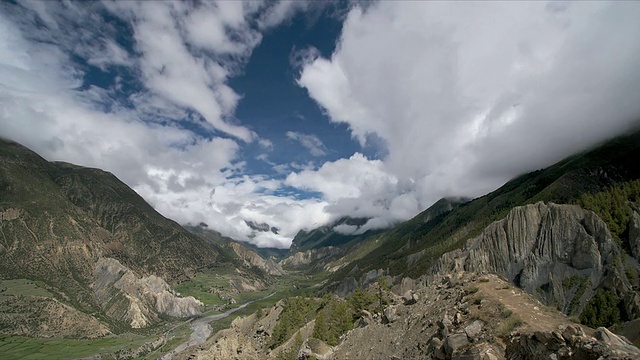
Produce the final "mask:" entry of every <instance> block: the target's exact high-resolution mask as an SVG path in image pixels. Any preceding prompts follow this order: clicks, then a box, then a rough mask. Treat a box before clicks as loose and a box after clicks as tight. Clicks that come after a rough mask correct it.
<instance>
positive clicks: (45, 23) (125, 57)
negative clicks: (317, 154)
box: [0, 2, 328, 247]
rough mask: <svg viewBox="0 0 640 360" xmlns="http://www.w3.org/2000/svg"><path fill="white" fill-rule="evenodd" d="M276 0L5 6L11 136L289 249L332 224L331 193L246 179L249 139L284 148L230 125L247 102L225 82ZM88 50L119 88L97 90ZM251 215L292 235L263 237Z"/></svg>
mask: <svg viewBox="0 0 640 360" xmlns="http://www.w3.org/2000/svg"><path fill="white" fill-rule="evenodd" d="M265 6H267V5H265V4H264V3H260V2H250V3H239V2H216V3H213V2H205V3H201V4H200V5H197V7H194V5H193V4H191V3H182V2H162V3H155V2H154V3H151V2H109V3H106V4H102V3H97V2H96V3H94V2H92V3H71V2H70V3H56V2H24V3H20V4H8V3H5V4H1V5H0V9H2V11H0V134H2V136H4V137H9V138H11V139H13V140H16V141H18V142H21V143H22V144H24V145H26V146H28V147H30V148H32V149H33V150H35V151H37V152H39V153H40V154H42V155H43V156H44V157H46V158H47V159H49V160H64V161H69V162H73V163H77V164H80V165H85V166H92V167H99V168H102V169H105V170H108V171H111V172H113V173H114V174H116V175H117V176H118V177H119V178H120V179H121V180H123V181H124V182H125V183H127V184H128V185H129V186H131V187H132V188H134V189H135V190H136V191H137V192H138V193H140V194H141V195H142V196H143V197H144V198H145V199H146V200H147V201H149V202H150V203H151V204H152V205H153V206H154V207H155V208H156V209H157V210H158V211H160V212H161V213H162V214H163V215H165V216H168V217H171V218H173V219H175V220H177V221H179V222H181V223H198V222H205V223H208V224H209V225H210V226H211V227H212V228H214V229H217V230H219V231H221V232H222V233H223V234H225V235H227V236H232V237H234V238H236V239H238V240H246V241H251V242H253V243H255V244H257V245H258V246H278V247H288V246H289V244H290V241H291V238H292V237H293V236H294V235H295V234H296V233H297V231H298V230H299V229H301V228H311V227H314V226H316V225H317V224H319V223H322V222H325V221H328V215H327V214H326V213H325V212H324V210H323V209H324V207H325V206H326V202H324V201H323V200H320V199H309V200H303V201H299V200H297V199H296V198H295V197H293V196H279V195H276V194H275V193H276V190H277V189H278V188H279V187H280V186H281V185H282V183H281V181H275V180H272V179H268V178H266V177H264V176H247V175H244V174H245V173H246V163H245V162H244V161H243V159H241V158H240V157H239V153H240V150H241V147H242V146H243V144H244V142H249V141H253V140H258V145H259V146H260V147H261V148H263V149H265V150H271V149H273V143H272V142H271V141H269V140H266V139H259V138H257V136H256V134H255V133H254V132H253V131H251V130H249V129H248V128H247V127H246V126H243V125H241V124H238V123H237V122H236V121H235V120H233V121H232V120H231V119H233V116H231V115H232V114H233V112H234V110H235V107H236V105H237V102H238V101H239V99H240V97H239V96H238V95H237V94H236V93H235V92H234V91H233V89H231V88H230V87H229V86H228V84H227V81H228V79H229V78H230V77H232V76H234V75H235V74H236V73H237V72H238V71H239V70H240V69H241V68H242V66H243V65H244V63H245V62H246V60H247V58H248V56H249V55H250V54H251V51H252V49H253V48H254V47H255V46H256V45H257V44H258V43H259V42H260V39H261V33H260V32H259V31H258V30H256V29H255V27H254V26H252V25H251V24H252V22H253V21H254V19H255V17H256V16H260V13H261V12H262V11H265V9H268V8H269V7H268V6H273V5H268V6H267V7H266V8H265ZM107 13H108V14H110V15H109V16H111V17H112V19H113V16H115V18H116V19H119V20H118V21H120V22H121V24H119V25H118V26H115V25H114V23H117V22H116V21H107V20H105V19H106V17H105V16H106V14H107ZM281 19H282V20H285V18H284V17H281ZM274 25H275V23H274ZM123 31H124V32H125V33H122V32H123ZM127 31H130V32H131V34H127V33H126V32H127ZM129 35H131V37H130V38H128V36H129ZM122 38H126V39H128V40H125V42H122V40H121V39H122ZM126 41H130V44H128V45H127V43H126ZM77 58H81V59H83V60H84V61H85V62H86V64H89V65H93V66H96V67H98V68H100V69H102V71H105V72H106V71H109V72H114V73H115V74H117V75H115V76H114V78H113V83H111V84H106V85H104V87H97V86H93V85H91V86H85V85H84V84H85V80H86V77H87V76H90V75H89V74H88V73H87V65H86V64H85V63H82V62H78V61H77ZM127 76H128V78H127ZM125 81H126V82H127V84H126V86H125V85H123V82H125ZM184 122H190V123H193V124H196V125H197V127H198V126H199V127H201V129H200V130H199V131H193V130H189V128H191V127H185V126H182V125H181V124H183V123H184ZM34 129H37V131H34ZM216 134H219V135H228V136H226V137H222V136H218V135H216ZM265 160H267V158H266V157H265ZM245 220H249V221H254V222H260V223H262V222H264V223H268V224H270V225H272V226H275V227H277V228H279V229H280V231H279V233H278V234H274V233H271V232H269V233H264V234H255V232H253V231H252V230H251V229H250V228H248V226H247V225H246V222H245Z"/></svg>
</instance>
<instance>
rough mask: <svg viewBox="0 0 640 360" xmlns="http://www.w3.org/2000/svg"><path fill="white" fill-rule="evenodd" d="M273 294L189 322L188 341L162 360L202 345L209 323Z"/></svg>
mask: <svg viewBox="0 0 640 360" xmlns="http://www.w3.org/2000/svg"><path fill="white" fill-rule="evenodd" d="M274 294H275V292H273V293H271V294H269V295H267V296H265V297H263V298H260V299H256V300H252V301H249V302H246V303H244V304H242V305H240V306H238V307H235V308H233V309H229V310H227V311H225V312H223V313H222V314H216V315H209V316H205V317H202V318H199V319H196V320H193V321H192V322H191V330H193V332H192V333H191V336H189V340H187V341H185V342H183V343H182V344H180V345H178V347H176V348H175V349H173V350H171V352H169V353H167V354H166V355H164V356H163V357H162V360H170V359H173V357H174V356H176V355H178V354H180V353H181V352H183V351H184V350H185V349H187V348H189V347H192V346H195V345H200V344H202V343H204V342H205V341H207V339H208V338H209V336H211V325H209V323H210V322H212V321H215V320H220V319H223V318H226V317H227V316H229V315H231V314H233V313H234V312H236V311H238V310H240V309H244V308H245V307H247V305H249V304H251V303H254V302H256V301H259V300H264V299H268V298H270V297H272V296H273V295H274Z"/></svg>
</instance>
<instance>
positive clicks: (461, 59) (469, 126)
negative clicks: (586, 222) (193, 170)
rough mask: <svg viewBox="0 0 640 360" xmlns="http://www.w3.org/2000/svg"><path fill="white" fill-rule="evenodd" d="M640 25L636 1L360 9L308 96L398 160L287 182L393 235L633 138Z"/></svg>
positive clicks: (344, 165) (308, 76)
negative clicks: (573, 157) (404, 225)
mask: <svg viewBox="0 0 640 360" xmlns="http://www.w3.org/2000/svg"><path fill="white" fill-rule="evenodd" d="M639 17H640V5H639V4H637V3H633V2H610V3H601V2H562V3H560V2H550V3H544V2H527V3H523V2H517V3H514V2H488V3H487V2H429V1H428V2H391V1H382V2H378V3H376V4H375V5H372V6H370V7H368V8H367V9H366V10H362V9H361V8H359V7H356V8H354V9H352V10H351V11H350V13H349V14H348V16H347V18H346V20H345V22H344V26H343V29H342V34H341V37H340V40H339V44H338V46H337V48H336V51H335V52H334V53H333V54H332V56H331V57H330V58H322V57H314V58H313V61H309V62H307V63H306V64H305V65H304V66H303V68H302V69H301V72H300V76H299V78H298V84H299V85H300V86H302V87H304V88H306V89H307V91H308V93H309V95H310V96H311V97H312V98H313V99H314V100H315V101H316V102H317V103H318V104H319V105H320V106H321V107H322V108H323V109H324V110H325V111H326V113H327V114H328V116H329V117H330V118H331V121H333V122H336V123H344V124H347V125H348V126H349V129H350V131H351V134H352V136H353V137H354V138H355V139H357V140H358V141H359V142H360V143H361V144H363V145H365V144H367V142H368V141H370V138H371V137H372V136H375V137H377V138H379V139H381V140H382V143H383V144H384V146H385V148H386V149H385V150H386V151H387V155H386V156H385V157H384V158H383V159H382V161H381V162H374V161H370V160H367V159H364V158H363V157H362V156H361V155H359V154H356V155H354V157H352V158H351V159H349V160H344V159H343V160H338V161H336V162H334V163H327V164H325V165H324V166H322V167H321V168H320V169H319V170H317V171H314V172H302V173H300V174H293V175H291V176H290V177H289V178H288V179H287V182H289V183H290V184H291V185H293V186H298V187H302V188H312V189H316V190H318V191H321V192H322V193H323V194H324V195H325V197H326V198H327V199H328V200H329V201H330V202H331V204H332V205H331V206H330V209H331V211H334V212H343V211H345V210H348V211H354V212H358V211H363V210H362V209H367V211H363V213H364V212H366V213H367V214H369V216H371V215H372V214H373V215H374V216H375V217H376V219H375V221H379V222H380V223H384V222H385V221H389V220H393V219H394V218H395V219H402V218H408V217H410V216H412V215H413V214H415V211H416V209H424V208H425V207H427V206H429V205H430V204H431V203H433V202H434V201H435V200H437V199H438V198H439V197H442V196H451V195H467V196H469V195H471V196H477V195H481V194H483V193H486V192H487V191H490V190H492V189H495V188H496V187H497V186H499V185H501V184H502V183H504V182H505V181H507V180H508V179H509V178H511V177H513V176H516V175H518V174H520V173H523V172H526V171H530V170H534V169H537V168H541V167H544V166H547V165H550V164H551V163H553V162H555V161H557V160H559V159H561V158H562V157H564V156H567V155H569V154H571V153H573V152H575V151H579V150H582V149H584V148H585V147H588V146H590V145H592V144H594V143H596V142H598V141H601V140H604V139H606V138H608V137H611V136H613V135H616V134H619V133H621V132H624V131H625V130H627V129H629V128H630V127H631V126H632V125H633V124H636V123H637V120H638V118H639V117H640V72H638V71H637V64H639V63H640V42H638V41H637V39H636V35H635V34H638V33H640V22H638V21H637V19H638V18H639ZM311 53H313V52H311ZM365 169H367V170H365ZM361 171H365V173H366V171H371V172H369V174H375V175H372V176H371V178H369V177H366V176H365V177H364V178H358V176H357V175H354V174H359V173H360V172H361ZM373 199H375V200H373ZM347 203H349V206H348V207H347V206H345V205H346V204H347ZM383 209H384V211H383ZM343 214H349V212H343Z"/></svg>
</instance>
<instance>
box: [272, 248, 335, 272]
mask: <svg viewBox="0 0 640 360" xmlns="http://www.w3.org/2000/svg"><path fill="white" fill-rule="evenodd" d="M342 253H343V250H341V249H339V248H337V247H333V246H327V247H323V248H319V249H311V250H307V251H301V252H296V253H294V254H292V255H290V256H288V257H286V258H285V259H283V260H282V261H280V264H281V265H282V266H290V267H292V268H300V267H306V266H308V265H309V264H311V263H315V262H318V261H321V260H324V259H326V258H329V257H332V256H335V255H340V254H342Z"/></svg>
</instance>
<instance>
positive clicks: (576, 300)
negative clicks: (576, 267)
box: [563, 276, 591, 315]
mask: <svg viewBox="0 0 640 360" xmlns="http://www.w3.org/2000/svg"><path fill="white" fill-rule="evenodd" d="M579 279H580V284H579V285H578V289H577V290H576V292H575V294H573V298H572V299H571V303H569V308H567V314H569V315H571V314H572V313H573V312H574V311H575V310H576V309H577V308H578V307H579V306H580V301H582V296H583V295H584V293H585V292H586V291H587V289H588V288H589V287H591V279H590V278H589V277H588V276H582V277H579ZM563 286H564V283H563Z"/></svg>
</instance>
